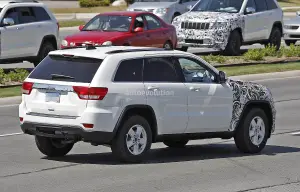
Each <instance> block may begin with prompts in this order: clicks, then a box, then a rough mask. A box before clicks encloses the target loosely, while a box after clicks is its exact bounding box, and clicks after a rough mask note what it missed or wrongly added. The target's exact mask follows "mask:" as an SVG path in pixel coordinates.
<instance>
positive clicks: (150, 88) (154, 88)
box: [148, 86, 159, 91]
mask: <svg viewBox="0 0 300 192" xmlns="http://www.w3.org/2000/svg"><path fill="white" fill-rule="evenodd" d="M158 89H159V88H158V87H154V86H149V87H148V90H153V91H157V90H158Z"/></svg>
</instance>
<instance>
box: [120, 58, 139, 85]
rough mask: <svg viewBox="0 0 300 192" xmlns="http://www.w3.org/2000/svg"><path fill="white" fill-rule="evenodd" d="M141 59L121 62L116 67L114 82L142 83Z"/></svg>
mask: <svg viewBox="0 0 300 192" xmlns="http://www.w3.org/2000/svg"><path fill="white" fill-rule="evenodd" d="M142 70H143V59H132V60H126V61H122V62H121V63H120V65H119V67H118V70H117V73H116V75H115V79H114V81H118V82H120V81H123V82H142V81H143V79H142Z"/></svg>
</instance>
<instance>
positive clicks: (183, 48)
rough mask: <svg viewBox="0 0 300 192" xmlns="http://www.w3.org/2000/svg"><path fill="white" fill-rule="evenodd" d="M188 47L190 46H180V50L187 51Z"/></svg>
mask: <svg viewBox="0 0 300 192" xmlns="http://www.w3.org/2000/svg"><path fill="white" fill-rule="evenodd" d="M188 49H189V47H181V48H178V50H179V51H183V52H187V50H188Z"/></svg>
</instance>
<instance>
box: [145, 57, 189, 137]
mask: <svg viewBox="0 0 300 192" xmlns="http://www.w3.org/2000/svg"><path fill="white" fill-rule="evenodd" d="M143 80H144V85H145V93H146V96H147V103H148V105H149V106H152V107H153V110H154V112H155V114H156V118H157V124H158V125H157V126H158V134H178V133H183V132H184V130H185V129H186V126H187V121H188V114H187V92H186V88H185V85H184V84H183V82H182V81H181V80H180V79H179V78H178V74H177V72H176V69H175V67H174V63H173V61H172V59H171V58H170V57H164V56H153V57H150V58H148V59H145V63H144V72H143Z"/></svg>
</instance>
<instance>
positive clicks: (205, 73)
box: [177, 58, 217, 83]
mask: <svg viewBox="0 0 300 192" xmlns="http://www.w3.org/2000/svg"><path fill="white" fill-rule="evenodd" d="M177 61H178V63H179V64H180V67H181V69H182V73H183V76H184V78H185V81H186V82H190V83H191V82H199V83H215V82H216V80H217V78H216V76H215V74H214V73H212V72H210V71H209V70H207V69H206V68H205V67H203V66H202V65H201V64H200V63H199V62H198V61H196V60H194V59H190V58H177Z"/></svg>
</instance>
